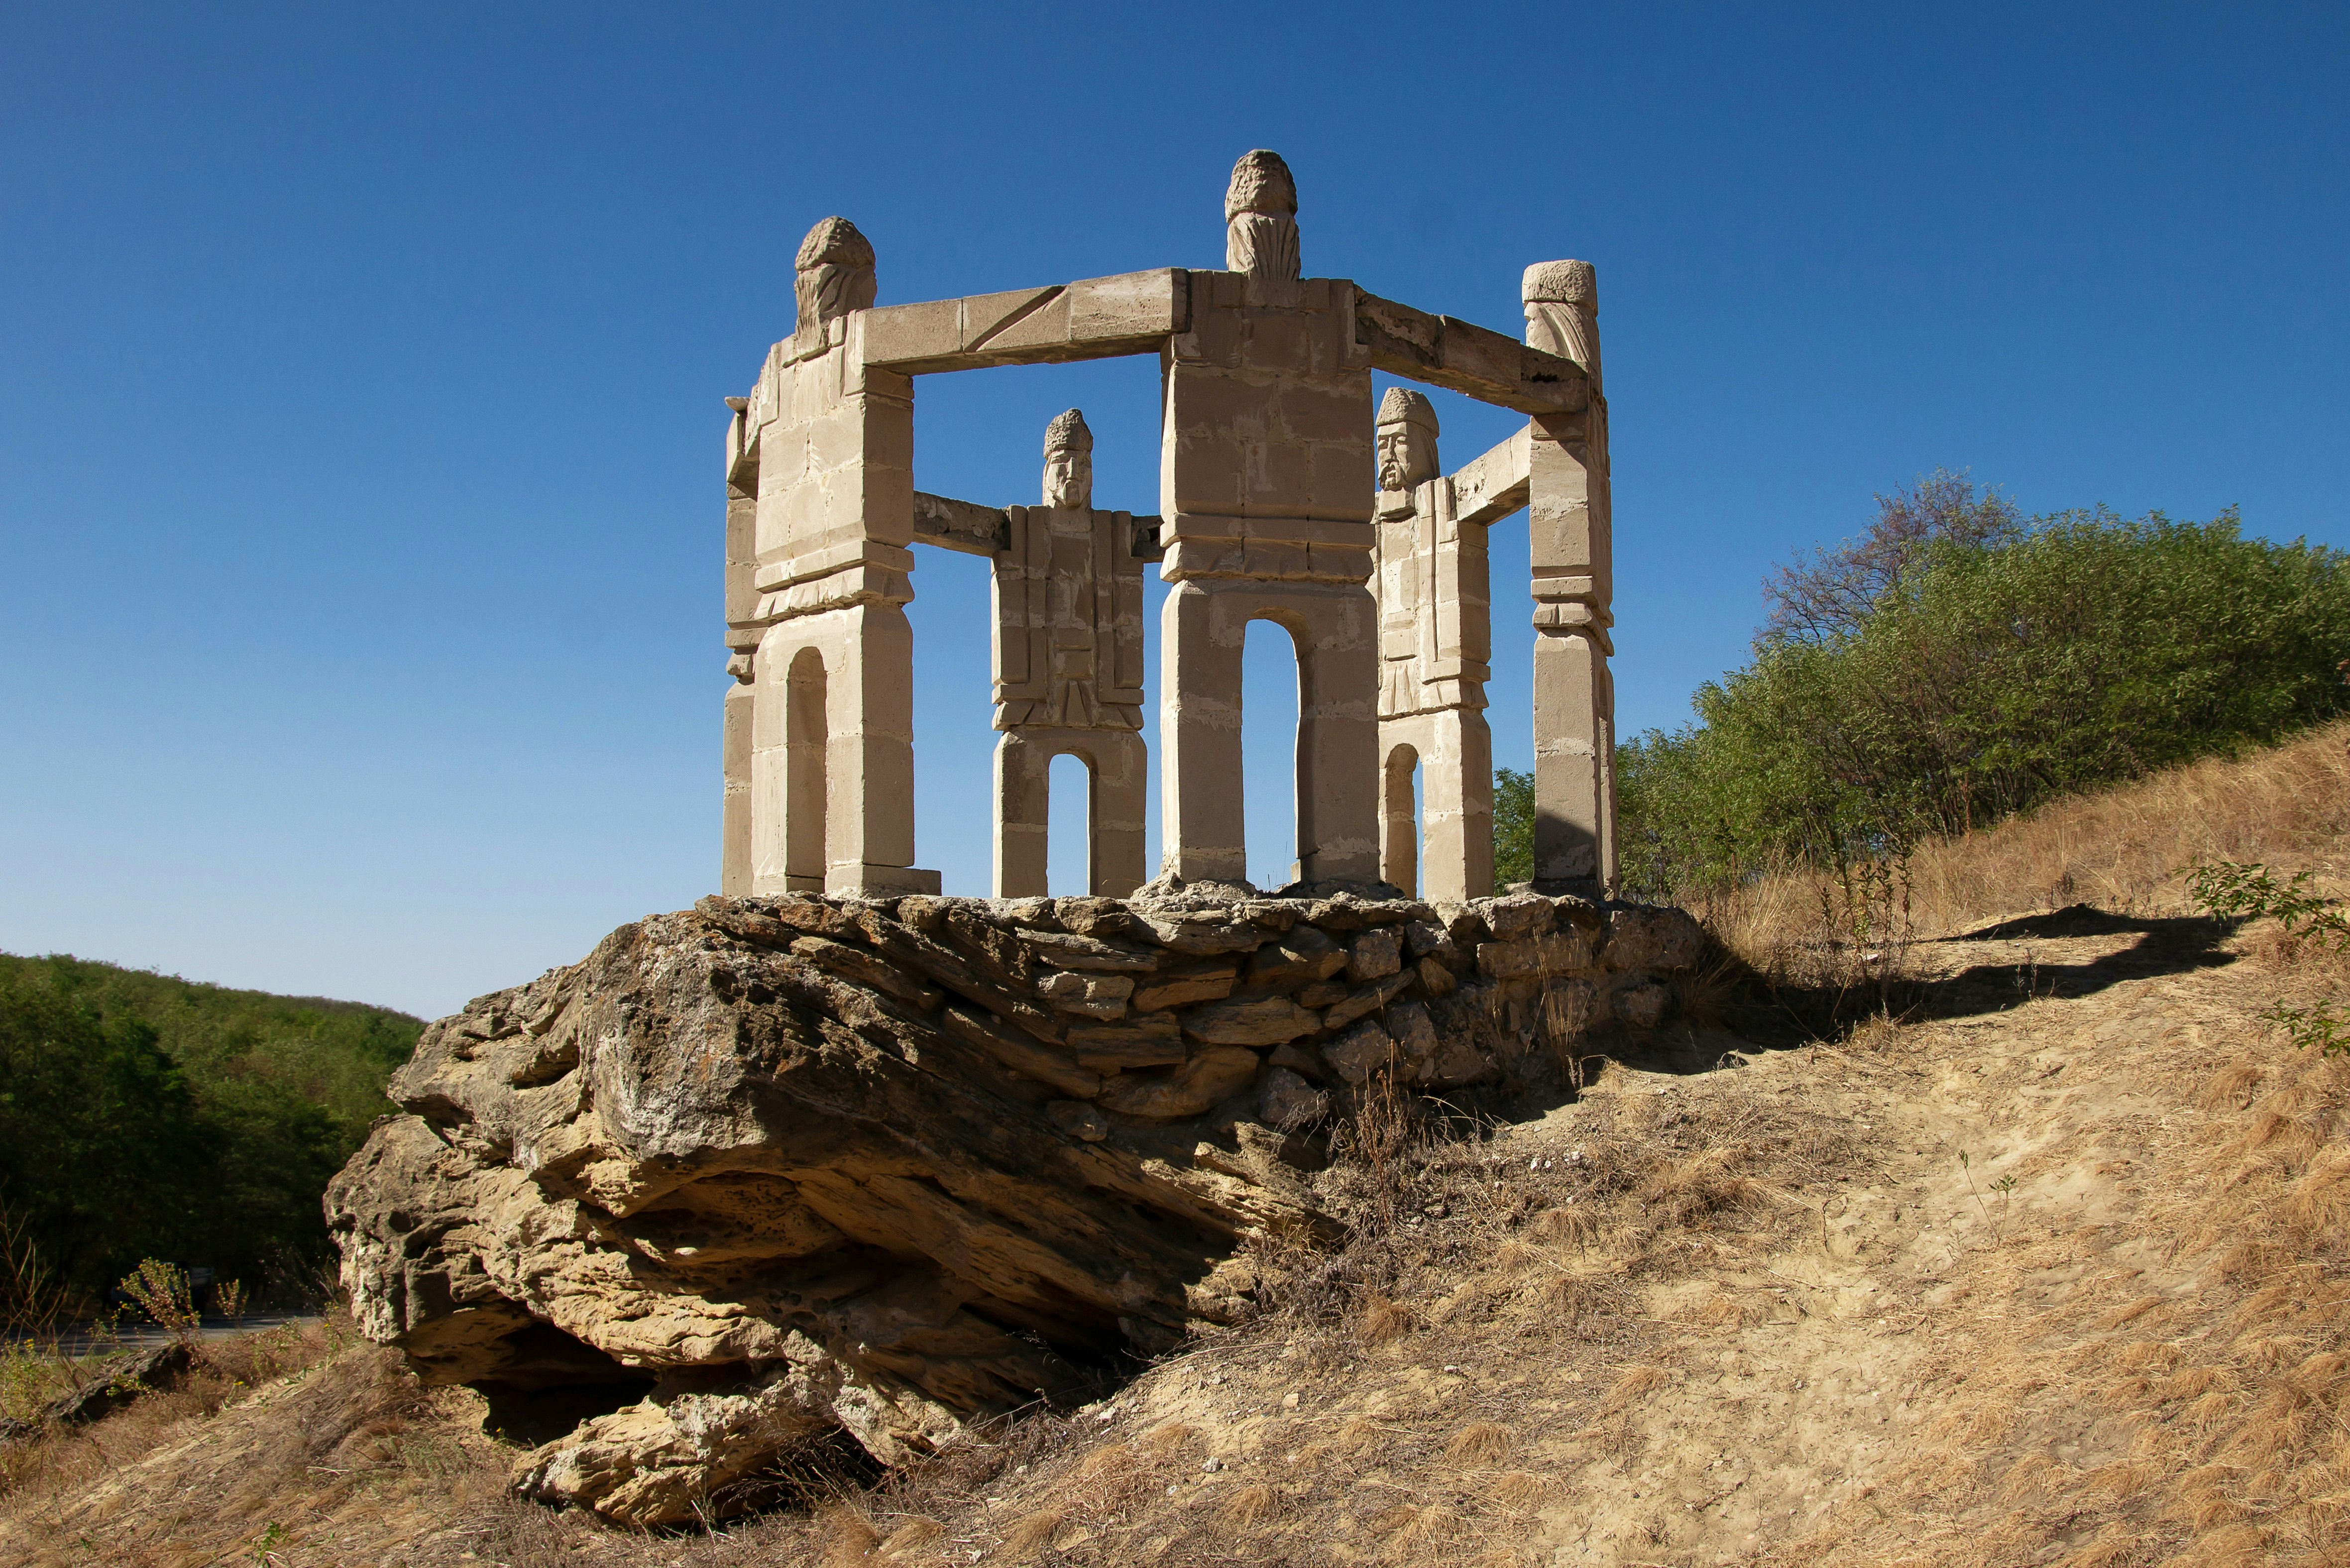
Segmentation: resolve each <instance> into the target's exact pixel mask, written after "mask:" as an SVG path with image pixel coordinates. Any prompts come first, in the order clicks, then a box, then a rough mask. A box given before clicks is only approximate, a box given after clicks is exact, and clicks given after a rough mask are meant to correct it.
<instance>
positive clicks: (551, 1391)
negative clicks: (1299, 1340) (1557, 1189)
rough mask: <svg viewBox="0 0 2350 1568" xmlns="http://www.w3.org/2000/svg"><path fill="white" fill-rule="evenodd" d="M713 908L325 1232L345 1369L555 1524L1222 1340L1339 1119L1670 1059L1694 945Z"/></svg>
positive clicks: (912, 906)
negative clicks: (1330, 1125)
mask: <svg viewBox="0 0 2350 1568" xmlns="http://www.w3.org/2000/svg"><path fill="white" fill-rule="evenodd" d="M1147 891H1150V892H1156V893H1158V894H1159V897H1156V898H1143V899H1139V900H1138V901H1136V902H1134V903H1131V904H1128V903H1124V902H1120V901H1117V900H1112V899H1107V898H1062V899H1044V898H1036V899H1023V900H1014V901H996V902H991V901H988V900H983V899H970V898H926V897H908V898H894V899H885V900H879V901H867V900H859V899H828V898H812V897H793V898H705V899H703V900H702V902H701V903H700V904H699V905H697V906H696V907H695V908H694V909H693V910H691V911H690V912H683V913H678V914H670V915H659V916H655V917H652V918H650V919H645V920H640V921H638V922H637V923H635V924H633V925H629V926H624V927H622V928H621V929H619V930H617V931H615V932H613V933H612V934H611V935H610V936H608V937H607V938H606V939H605V940H603V942H602V943H600V944H599V945H598V947H597V949H596V950H595V951H594V952H593V953H591V954H589V955H588V957H587V959H586V960H584V961H581V962H580V963H578V964H577V965H574V966H572V967H570V968H568V969H563V970H557V971H550V972H548V973H547V974H546V975H543V976H541V977H540V978H539V979H538V980H536V981H533V982H532V983H531V984H529V985H526V986H522V987H518V988H516V989H515V990H512V991H506V992H498V993H496V994H494V995H492V996H486V997H483V998H480V999H479V1000H477V1001H475V1002H473V1003H472V1004H470V1005H469V1006H468V1007H467V1008H466V1010H465V1012H463V1013H462V1014H460V1015H458V1016H456V1017H453V1018H448V1019H443V1020H442V1021H441V1022H440V1023H436V1024H434V1025H433V1026H432V1028H431V1029H429V1030H428V1031H427V1032H426V1033H425V1034H424V1036H423V1038H422V1040H421V1042H420V1043H419V1044H418V1046H417V1050H416V1054H415V1056H414V1058H413V1059H412V1060H411V1062H410V1063H409V1064H408V1065H407V1066H406V1067H404V1068H403V1069H401V1071H400V1074H399V1075H397V1076H396V1077H395V1078H394V1080H393V1083H392V1085H391V1094H392V1097H393V1098H394V1099H395V1100H396V1101H397V1102H398V1103H399V1104H400V1106H401V1108H402V1110H403V1112H404V1113H405V1114H403V1115H400V1116H390V1117H387V1118H385V1119H384V1120H383V1121H382V1122H381V1123H380V1124H379V1125H378V1126H377V1127H376V1128H375V1130H374V1132H373V1134H372V1135H371V1136H370V1137H369V1139H368V1142H367V1145H366V1147H364V1148H363V1149H362V1150H361V1151H360V1152H359V1154H358V1155H357V1156H356V1157H355V1158H353V1159H352V1161H351V1162H350V1164H349V1165H348V1166H347V1167H346V1168H344V1170H343V1171H342V1173H341V1174H340V1175H339V1176H338V1178H337V1179H336V1180H335V1182H334V1183H333V1185H332V1187H331V1188H330V1189H329V1190H328V1195H327V1210H328V1223H329V1224H330V1226H331V1227H332V1229H333V1231H334V1232H335V1235H336V1237H337V1239H338V1241H339V1242H340V1244H341V1247H342V1252H343V1277H344V1280H345V1282H346V1283H347V1284H348V1287H349V1290H350V1293H351V1299H352V1302H353V1303H354V1307H355V1310H356V1312H357V1313H358V1315H359V1324H360V1326H361V1328H362V1329H363V1331H364V1332H365V1333H366V1334H368V1335H369V1337H371V1338H373V1339H375V1340H377V1341H379V1342H380V1343H384V1344H389V1345H398V1346H400V1349H401V1350H402V1351H403V1352H404V1353H405V1354H406V1355H407V1356H408V1358H409V1361H410V1364H411V1366H413V1367H414V1368H415V1369H416V1370H417V1372H418V1373H419V1374H420V1376H422V1377H423V1378H424V1379H425V1380H426V1381H428V1382H432V1383H442V1384H446V1383H465V1384H470V1385H472V1386H475V1387H477V1388H479V1389H481V1390H482V1391H483V1393H484V1395H486V1396H487V1397H488V1400H489V1404H490V1411H491V1416H490V1419H491V1421H492V1423H493V1424H494V1425H497V1426H500V1427H503V1428H504V1429H505V1430H506V1431H508V1432H509V1433H510V1434H512V1435H514V1436H516V1437H518V1438H525V1440H529V1441H533V1442H536V1443H538V1445H539V1446H538V1447H537V1448H536V1450H535V1451H534V1452H533V1453H532V1454H531V1455H530V1457H529V1458H528V1459H527V1460H525V1462H524V1464H523V1465H522V1467H521V1469H519V1471H518V1473H517V1477H516V1484H517V1486H518V1487H519V1488H520V1489H521V1490H523V1491H525V1492H526V1493H528V1494H531V1495H535V1496H537V1497H541V1498H545V1499H548V1500H553V1501H567V1502H575V1503H580V1504H585V1505H587V1506H591V1507H593V1508H595V1509H597V1510H598V1511H602V1512H604V1513H606V1514H608V1515H609V1516H611V1517H613V1518H616V1519H619V1520H623V1521H629V1522H632V1523H637V1524H645V1525H651V1524H660V1523H665V1522H670V1521H677V1520H681V1519H684V1518H687V1517H689V1516H690V1515H691V1513H692V1512H693V1511H695V1510H696V1509H697V1508H701V1509H714V1510H716V1511H724V1510H725V1508H726V1507H727V1506H728V1503H729V1501H730V1497H732V1496H738V1495H741V1493H742V1490H743V1489H744V1488H747V1487H748V1486H749V1485H750V1484H752V1483H753V1482H754V1480H755V1478H756V1477H757V1476H758V1475H759V1474H760V1473H761V1472H763V1471H764V1470H767V1469H770V1468H771V1467H772V1466H773V1465H774V1463H775V1460H776V1459H778V1458H779V1456H781V1455H783V1454H784V1453H785V1452H786V1451H787V1450H788V1449H792V1448H793V1447H794V1446H795V1445H798V1444H803V1443H807V1442H810V1441H814V1440H817V1439H829V1438H832V1436H833V1434H835V1433H836V1432H837V1431H839V1430H846V1431H847V1433H848V1434H850V1435H851V1436H852V1437H853V1438H855V1439H856V1441H857V1442H858V1444H860V1445H862V1446H863V1448H864V1449H866V1450H867V1451H868V1453H870V1454H871V1455H872V1456H873V1457H874V1458H875V1459H878V1460H879V1461H880V1462H882V1463H884V1464H894V1463H899V1462H903V1461H904V1460H906V1459H909V1458H910V1457H912V1456H915V1455H919V1454H920V1453H923V1452H925V1451H928V1450H929V1449H932V1448H934V1447H936V1446H937V1445H938V1444H939V1443H941V1441H943V1440H944V1439H945V1438H948V1437H949V1436H950V1435H951V1434H952V1433H953V1432H954V1431H955V1430H956V1428H957V1427H958V1425H959V1423H961V1422H962V1420H964V1419H966V1418H969V1417H974V1416H978V1415H983V1414H987V1413H993V1412H999V1411H1002V1410H1005V1409H1008V1408H1011V1407H1014V1406H1018V1405H1021V1404H1024V1403H1026V1402H1028V1401H1031V1400H1033V1399H1035V1398H1036V1397H1038V1396H1039V1395H1042V1396H1044V1397H1048V1398H1050V1397H1065V1396H1068V1395H1070V1394H1073V1393H1075V1392H1076V1391H1078V1390H1080V1389H1083V1388H1085V1387H1086V1386H1088V1380H1089V1379H1091V1378H1093V1377H1095V1376H1097V1375H1098V1374H1099V1372H1100V1371H1101V1370H1103V1369H1105V1368H1107V1367H1111V1366H1115V1365H1117V1364H1118V1361H1119V1359H1120V1358H1121V1357H1124V1356H1130V1355H1138V1354H1139V1355H1149V1354H1153V1353H1156V1352H1159V1351H1162V1350H1164V1349H1166V1348H1168V1347H1170V1346H1171V1345H1174V1344H1176V1343H1177V1342H1178V1341H1179V1340H1180V1338H1181V1336H1182V1335H1183V1334H1184V1333H1185V1331H1186V1329H1187V1327H1188V1326H1189V1325H1191V1324H1193V1323H1195V1322H1201V1321H1205V1322H1209V1323H1222V1322H1228V1321H1231V1320H1232V1318H1233V1316H1234V1315H1235V1314H1237V1313H1239V1312H1241V1311H1242V1310H1243V1305H1244V1303H1243V1302H1242V1301H1241V1300H1240V1299H1239V1297H1238V1295H1237V1291H1238V1290H1239V1289H1240V1287H1241V1283H1242V1282H1244V1281H1245V1279H1246V1272H1245V1270H1244V1268H1243V1267H1241V1266H1239V1265H1237V1264H1235V1263H1233V1262H1232V1254H1233V1251H1234V1249H1235V1247H1236V1246H1237V1245H1238V1244H1239V1243H1240V1242H1241V1241H1243V1239H1245V1238H1248V1237H1251V1236H1253V1235H1259V1234H1263V1233H1267V1232H1272V1231H1281V1230H1284V1229H1293V1230H1303V1231H1308V1232H1315V1233H1320V1234H1325V1235H1327V1234H1331V1233H1333V1231H1334V1227H1333V1224H1332V1221H1331V1220H1329V1219H1328V1218H1327V1217H1326V1216H1325V1215H1323V1214H1321V1213H1320V1212H1319V1211H1318V1210H1316V1208H1315V1201H1314V1197H1313V1192H1312V1189H1311V1186H1310V1184H1309V1181H1308V1179H1307V1177H1308V1173H1310V1171H1311V1170H1312V1169H1314V1168H1316V1166H1317V1164H1318V1162H1319V1159H1320V1157H1321V1151H1322V1145H1321V1144H1320V1142H1319V1140H1318V1138H1317V1137H1316V1136H1315V1130H1314V1129H1315V1126H1316V1125H1317V1123H1318V1122H1320V1121H1321V1120H1322V1119H1324V1118H1326V1117H1327V1116H1330V1115H1332V1114H1334V1113H1336V1112H1339V1111H1343V1110H1344V1109H1345V1107H1346V1106H1347V1104H1348V1102H1349V1097H1350V1096H1352V1095H1353V1094H1354V1093H1355V1092H1357V1089H1358V1088H1359V1087H1360V1086H1361V1085H1365V1084H1367V1083H1368V1082H1370V1081H1371V1080H1372V1079H1373V1078H1374V1077H1375V1076H1377V1075H1380V1074H1383V1073H1391V1074H1395V1075H1399V1076H1400V1077H1401V1078H1403V1079H1404V1080H1405V1081H1407V1082H1409V1083H1412V1084H1417V1085H1431V1086H1442V1087H1444V1088H1445V1089H1447V1090H1448V1092H1457V1091H1459V1090H1461V1089H1462V1088H1464V1087H1466V1086H1468V1085H1480V1084H1496V1085H1499V1084H1503V1083H1506V1082H1507V1081H1508V1080H1510V1079H1511V1078H1513V1077H1521V1076H1523V1075H1526V1074H1528V1073H1530V1072H1534V1071H1536V1070H1537V1069H1538V1066H1539V1064H1541V1063H1543V1062H1544V1061H1547V1060H1548V1059H1549V1053H1548V1052H1547V1051H1543V1050H1537V1049H1535V1046H1536V1044H1537V1043H1538V1042H1540V1041H1542V1040H1543V1039H1544V1037H1545V1036H1547V1037H1550V1038H1551V1039H1553V1040H1556V1039H1560V1038H1563V1037H1568V1036H1574V1035H1577V1034H1580V1033H1583V1032H1585V1031H1587V1030H1590V1029H1592V1028H1595V1027H1597V1026H1599V1025H1601V1024H1603V1023H1608V1022H1609V1021H1611V1020H1621V1021H1625V1022H1627V1023H1629V1024H1631V1025H1632V1026H1634V1027H1646V1026H1648V1025H1652V1024H1653V1023H1656V1022H1657V1021H1658V1020H1659V1019H1660V1018H1661V1017H1662V1016H1663V1015H1664V1014H1665V1012H1666V1011H1667V1009H1668V1008H1669V1005H1670V1002H1671V990H1670V976H1671V975H1672V974H1673V973H1674V972H1675V971H1679V970H1683V969H1686V968H1687V967H1689V966H1690V964H1692V963H1693V962H1695V961H1696V960H1697V959H1698V957H1699V956H1700V936H1699V932H1698V929H1697V927H1696V926H1695V924H1694V923H1693V922H1692V921H1690V919H1689V918H1688V917H1687V916H1686V915H1683V914H1681V913H1680V912H1679V911H1678V910H1671V909H1645V908H1639V907H1635V906H1626V905H1596V904H1592V903H1588V902H1586V901H1583V900H1579V899H1572V898H1560V899H1552V898H1542V897H1539V896H1536V895H1533V894H1521V895H1517V896H1513V897H1511V898H1499V899H1485V900H1479V901H1477V902H1476V903H1473V904H1470V905H1463V906H1458V907H1450V908H1448V909H1444V910H1442V911H1440V910H1438V909H1432V908H1430V906H1428V905H1425V904H1420V903H1416V902H1412V901H1409V900H1402V899H1389V900H1378V899H1366V898H1355V897H1352V896H1347V895H1344V894H1342V895H1340V896H1337V897H1334V898H1313V899H1307V898H1255V897H1246V898H1232V897H1230V896H1229V895H1228V894H1220V895H1217V896H1210V895H1206V894H1201V893H1198V892H1191V893H1189V894H1187V893H1185V892H1183V891H1181V890H1180V889H1169V888H1163V887H1160V888H1153V889H1149V890H1147Z"/></svg>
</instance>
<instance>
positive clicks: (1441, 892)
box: [1390, 708, 1493, 903]
mask: <svg viewBox="0 0 2350 1568" xmlns="http://www.w3.org/2000/svg"><path fill="white" fill-rule="evenodd" d="M1423 722H1424V723H1425V724H1426V726H1427V728H1426V734H1427V737H1428V742H1429V743H1428V746H1427V748H1426V750H1425V751H1424V752H1423V753H1422V754H1421V761H1420V770H1419V793H1420V815H1421V820H1422V824H1423V826H1424V836H1425V837H1426V839H1427V854H1426V858H1427V866H1426V867H1425V869H1424V870H1423V872H1422V874H1421V877H1420V888H1419V896H1420V897H1421V898H1428V899H1433V900H1440V901H1442V902H1445V903H1460V902H1462V901H1465V900H1467V899H1470V898H1487V897H1490V896H1491V895H1492V891H1493V736H1492V731H1491V730H1490V729H1489V728H1488V727H1487V726H1486V723H1485V715H1484V714H1482V713H1481V712H1479V711H1476V710H1474V709H1464V708H1443V709H1439V710H1438V711H1435V712H1433V713H1430V714H1428V715H1427V716H1426V718H1425V720H1424V721H1423ZM1390 880H1392V878H1390Z"/></svg>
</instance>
